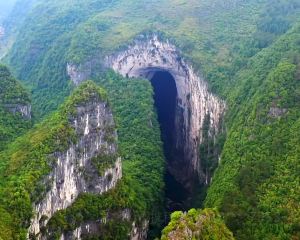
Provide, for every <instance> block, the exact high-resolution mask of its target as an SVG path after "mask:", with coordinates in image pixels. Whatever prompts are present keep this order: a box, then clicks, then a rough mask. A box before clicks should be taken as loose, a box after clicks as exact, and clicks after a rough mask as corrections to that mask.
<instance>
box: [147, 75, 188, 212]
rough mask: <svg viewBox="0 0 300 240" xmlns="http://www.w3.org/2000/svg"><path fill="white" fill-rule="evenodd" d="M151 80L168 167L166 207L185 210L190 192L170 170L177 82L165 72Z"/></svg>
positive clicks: (172, 156) (166, 174) (173, 156)
mask: <svg viewBox="0 0 300 240" xmlns="http://www.w3.org/2000/svg"><path fill="white" fill-rule="evenodd" d="M151 75H152V74H151ZM149 80H150V82H151V85H152V87H153V91H154V105H155V108H156V111H157V116H158V121H159V124H160V131H161V139H162V141H163V148H164V155H165V159H166V165H167V167H166V172H165V175H164V181H165V207H166V210H167V211H168V212H173V211H177V210H185V207H184V206H185V202H186V201H187V198H188V197H189V192H188V191H187V190H186V189H185V188H184V186H183V185H182V184H181V183H179V182H178V181H177V180H176V179H175V177H174V176H172V174H171V173H170V171H169V170H168V165H169V164H168V163H171V162H172V161H174V160H176V159H175V154H176V151H175V144H176V126H175V118H176V108H177V96H178V93H177V87H176V82H175V79H174V77H173V76H172V75H171V74H170V73H169V72H168V71H164V70H156V71H155V72H154V73H153V75H152V76H151V77H150V78H149Z"/></svg>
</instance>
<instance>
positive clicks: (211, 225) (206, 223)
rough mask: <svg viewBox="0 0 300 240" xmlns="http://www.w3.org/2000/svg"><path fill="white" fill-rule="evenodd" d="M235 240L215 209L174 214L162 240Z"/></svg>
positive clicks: (163, 233) (192, 210) (163, 232)
mask: <svg viewBox="0 0 300 240" xmlns="http://www.w3.org/2000/svg"><path fill="white" fill-rule="evenodd" d="M168 239H169V240H176V239H182V240H188V239H195V240H205V239H211V240H227V239H228V240H234V238H233V236H232V233H231V232H230V231H229V230H228V228H227V227H226V225H225V224H224V221H223V219H222V218H221V216H220V214H219V213H218V212H217V211H216V210H214V209H204V210H196V209H191V210H189V211H188V212H187V213H183V212H174V213H172V215H171V221H170V223H169V224H168V226H167V227H165V228H164V230H163V231H162V237H161V240H168Z"/></svg>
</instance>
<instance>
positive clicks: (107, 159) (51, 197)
mask: <svg viewBox="0 0 300 240" xmlns="http://www.w3.org/2000/svg"><path fill="white" fill-rule="evenodd" d="M117 154H118V153H117V146H116V132H115V125H114V121H113V119H112V113H111V110H110V109H109V107H108V104H107V101H106V95H105V93H104V92H103V90H102V89H100V88H98V87H96V85H95V84H94V83H92V82H86V83H85V84H83V85H82V86H81V87H79V88H78V89H77V90H76V91H75V93H74V94H72V96H71V97H70V98H69V99H68V100H67V102H66V103H65V104H64V105H63V106H62V107H61V108H60V110H59V111H58V112H56V113H54V114H52V115H51V116H50V117H49V118H48V119H47V120H45V121H44V122H43V123H41V124H39V125H37V126H36V127H35V128H34V129H33V130H31V131H30V132H29V133H27V134H26V135H24V136H23V137H21V138H19V139H18V140H17V141H16V142H14V143H12V144H11V145H10V146H9V147H8V150H6V151H4V152H2V153H1V167H0V171H1V185H0V195H1V201H0V206H1V217H0V218H1V223H0V224H1V225H0V228H1V233H0V236H1V237H2V238H3V239H15V238H21V239H24V238H25V237H26V235H27V228H28V227H29V226H30V228H29V236H30V238H31V237H33V236H36V237H38V239H42V238H40V237H41V236H40V234H42V232H40V231H41V230H42V227H43V224H46V223H47V221H48V219H49V218H51V216H52V215H53V214H54V213H55V212H57V211H58V210H60V209H64V208H66V207H68V206H69V205H71V204H72V202H74V201H75V200H76V198H77V197H78V195H79V194H80V193H84V192H87V193H93V194H102V193H103V192H105V191H108V190H109V189H111V188H113V187H114V186H115V185H116V183H117V181H118V180H119V179H120V178H121V176H122V168H121V160H120V159H119V158H118V155H117ZM33 208H34V211H33ZM30 219H31V220H30Z"/></svg>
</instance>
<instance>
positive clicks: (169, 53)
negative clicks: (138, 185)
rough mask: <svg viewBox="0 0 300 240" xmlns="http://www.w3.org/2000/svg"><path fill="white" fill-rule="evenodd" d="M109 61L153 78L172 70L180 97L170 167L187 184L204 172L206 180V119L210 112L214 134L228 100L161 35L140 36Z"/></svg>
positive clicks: (129, 74)
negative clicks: (202, 146)
mask: <svg viewBox="0 0 300 240" xmlns="http://www.w3.org/2000/svg"><path fill="white" fill-rule="evenodd" d="M105 65H106V67H108V68H112V69H113V70H115V71H116V72H119V73H120V74H122V75H123V76H125V77H143V78H147V79H151V78H152V77H153V75H154V74H155V72H157V71H168V72H169V73H170V74H171V75H172V76H173V77H174V79H175V82H176V87H177V94H178V99H177V107H176V117H175V118H176V119H175V126H176V129H175V135H176V136H175V139H176V143H175V145H176V146H175V149H173V151H174V152H175V153H176V154H174V155H175V158H176V157H177V159H174V161H173V162H172V163H169V166H168V167H169V170H170V172H171V173H172V175H174V176H175V177H176V178H177V180H179V181H180V182H181V183H183V184H184V185H186V186H188V185H189V184H190V181H191V180H192V181H193V180H194V178H195V176H196V175H198V176H202V179H203V180H202V181H204V182H205V180H204V179H205V176H204V175H205V173H204V171H203V169H202V168H201V164H200V162H201V161H200V158H199V144H201V143H202V141H203V139H202V136H203V134H202V130H203V123H204V119H205V117H206V116H207V115H208V114H209V115H210V126H209V128H210V130H209V133H210V135H211V137H212V138H214V136H215V135H217V134H218V132H219V125H220V121H221V119H222V117H223V114H224V112H225V108H226V105H225V102H224V101H222V100H221V99H219V98H218V97H217V96H215V95H213V94H212V93H210V92H209V91H208V86H207V83H206V82H205V81H204V80H203V79H202V78H201V77H199V76H198V75H197V74H196V73H195V72H194V70H193V68H192V66H190V65H189V64H187V63H186V62H185V60H184V59H183V58H182V57H181V56H180V53H179V52H178V51H177V49H176V47H175V46H174V45H172V44H170V43H169V42H168V41H166V42H161V41H160V40H159V39H158V37H157V36H153V37H151V38H148V39H146V40H145V39H142V40H136V41H135V42H134V44H132V45H131V46H129V47H128V49H126V50H124V51H120V52H117V53H115V54H113V55H111V56H107V57H106V58H105Z"/></svg>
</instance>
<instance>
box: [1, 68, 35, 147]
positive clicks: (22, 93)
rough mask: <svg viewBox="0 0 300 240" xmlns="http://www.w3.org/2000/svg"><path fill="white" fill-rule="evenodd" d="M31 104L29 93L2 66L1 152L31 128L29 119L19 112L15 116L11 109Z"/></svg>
mask: <svg viewBox="0 0 300 240" xmlns="http://www.w3.org/2000/svg"><path fill="white" fill-rule="evenodd" d="M29 104H30V98H29V94H28V93H27V91H26V90H25V89H24V88H23V86H22V85H21V84H20V83H19V82H18V81H17V80H16V79H15V78H14V77H13V76H12V75H11V73H10V72H9V70H8V68H7V67H5V66H3V65H0V151H1V150H3V149H4V148H5V145H6V144H7V143H9V142H10V141H12V140H13V139H15V138H16V137H17V136H20V135H21V134H22V133H24V132H25V131H26V130H28V129H29V127H30V126H31V121H30V120H29V119H24V118H23V117H22V116H21V113H19V112H16V113H15V114H14V113H13V112H11V111H9V108H13V107H16V106H17V105H29Z"/></svg>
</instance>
